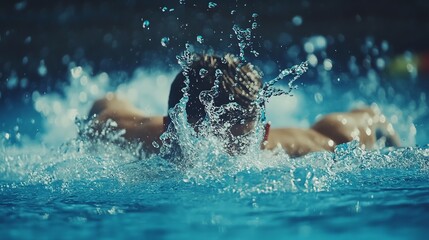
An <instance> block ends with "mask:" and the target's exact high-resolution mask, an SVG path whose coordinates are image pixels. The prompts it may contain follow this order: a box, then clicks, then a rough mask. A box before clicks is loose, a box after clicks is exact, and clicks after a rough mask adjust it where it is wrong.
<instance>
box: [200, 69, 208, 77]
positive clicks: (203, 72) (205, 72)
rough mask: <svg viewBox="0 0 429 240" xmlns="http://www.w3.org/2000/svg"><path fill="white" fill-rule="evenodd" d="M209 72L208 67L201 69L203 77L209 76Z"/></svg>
mask: <svg viewBox="0 0 429 240" xmlns="http://www.w3.org/2000/svg"><path fill="white" fill-rule="evenodd" d="M207 73H209V71H207V70H206V69H204V68H201V69H200V76H201V78H204V77H205V76H207Z"/></svg>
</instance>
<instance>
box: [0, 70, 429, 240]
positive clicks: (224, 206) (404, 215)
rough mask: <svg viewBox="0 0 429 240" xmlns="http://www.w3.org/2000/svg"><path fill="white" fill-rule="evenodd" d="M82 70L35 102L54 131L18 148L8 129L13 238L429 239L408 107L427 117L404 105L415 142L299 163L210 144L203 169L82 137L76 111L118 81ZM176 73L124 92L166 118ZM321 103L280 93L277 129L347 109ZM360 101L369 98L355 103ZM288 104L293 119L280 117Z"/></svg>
mask: <svg viewBox="0 0 429 240" xmlns="http://www.w3.org/2000/svg"><path fill="white" fill-rule="evenodd" d="M71 72H72V75H71V77H70V84H69V85H68V86H67V87H66V88H65V89H64V93H65V94H64V96H60V95H58V94H56V93H51V94H47V95H43V96H42V95H40V96H39V95H37V94H35V96H34V97H33V100H34V107H35V109H36V110H37V111H39V112H40V113H41V114H42V115H43V116H44V118H43V119H44V122H43V124H45V129H46V130H45V132H44V133H43V134H41V136H40V138H39V139H35V140H32V139H27V140H26V139H22V140H21V145H20V146H19V145H18V146H17V145H16V144H11V143H9V140H10V139H11V135H12V133H11V134H9V135H10V136H9V140H8V139H6V137H5V133H3V138H2V148H1V152H0V154H1V155H0V156H1V157H0V177H1V178H0V195H1V196H0V199H1V202H0V203H1V205H2V206H1V208H0V219H1V222H2V224H1V225H0V232H1V233H2V236H3V237H2V238H3V239H29V238H34V237H35V236H37V238H41V239H57V238H66V239H75V238H95V237H97V238H102V239H110V238H115V239H116V238H127V239H129V238H132V237H138V238H149V239H189V238H209V239H219V238H228V239H236V238H249V239H259V238H261V237H268V236H269V237H273V238H292V239H310V238H311V239H313V238H317V239H331V238H334V237H335V238H339V239H349V238H354V239H377V238H381V237H382V238H390V239H424V237H425V234H426V232H427V230H426V229H427V223H428V222H429V214H428V213H429V182H428V181H427V180H428V177H429V149H428V147H427V145H426V146H425V145H423V146H422V147H415V146H411V145H412V144H413V143H414V142H413V141H416V140H415V139H416V133H413V131H409V129H412V127H413V126H414V122H416V121H419V119H420V118H416V119H415V120H414V122H411V123H410V122H408V120H409V119H407V118H403V117H401V116H403V112H406V111H410V112H411V113H414V114H415V116H419V115H418V112H419V111H418V110H416V108H417V109H419V108H418V107H416V108H412V109H411V110H409V109H407V108H404V109H402V110H401V111H399V110H398V108H399V107H400V106H396V105H394V104H390V105H389V104H386V105H380V107H382V109H384V110H385V112H387V113H389V114H391V115H387V116H390V118H392V116H393V117H395V116H396V118H398V122H397V123H396V124H395V125H397V126H398V127H397V128H398V130H399V133H400V135H401V139H402V140H403V142H404V144H405V145H406V146H405V147H401V148H397V149H381V150H374V151H365V150H362V149H360V148H359V147H358V146H359V144H358V143H356V142H351V143H348V144H344V145H340V146H338V147H337V149H336V151H335V153H328V152H326V153H323V152H321V153H313V154H309V155H307V156H304V157H301V158H297V159H291V158H289V156H287V154H285V153H284V152H282V151H278V152H274V153H273V152H265V151H256V152H251V153H249V154H247V155H244V156H237V157H228V156H227V154H226V153H222V152H219V153H213V152H212V151H210V149H209V148H208V149H200V151H199V152H198V153H196V154H195V157H193V158H192V159H189V161H190V162H191V163H192V167H181V166H178V165H175V164H172V163H170V162H168V161H166V160H164V159H162V158H160V157H158V156H146V157H142V159H140V158H141V157H140V155H139V154H140V153H139V152H138V150H137V149H138V146H134V145H129V147H120V146H118V145H115V144H112V143H109V142H104V141H90V140H88V139H84V138H79V137H78V136H77V135H76V133H77V127H76V125H75V120H74V115H73V114H80V115H81V116H84V115H85V114H86V112H87V111H88V108H89V107H90V105H91V102H92V100H93V99H96V98H97V97H99V96H102V95H103V94H104V93H105V92H106V91H107V90H110V89H112V86H111V84H110V83H109V76H108V75H107V74H100V75H97V76H90V75H88V73H87V72H85V70H84V69H81V68H74V69H71ZM173 75H174V73H169V72H152V71H146V70H145V69H139V70H137V71H136V74H135V76H134V77H133V78H132V79H130V81H129V82H128V83H124V84H121V85H120V86H119V87H118V90H117V92H118V94H119V95H120V96H123V97H125V98H127V99H129V100H130V101H131V102H134V103H136V104H137V105H138V104H141V105H138V106H139V107H140V108H142V109H144V110H145V111H146V112H149V113H151V114H163V113H164V112H163V111H165V110H164V109H165V105H166V103H165V101H166V99H167V96H166V95H167V94H168V87H166V86H168V85H169V81H171V79H172V76H173ZM153 79H155V81H154V80H153ZM149 81H152V82H151V83H152V84H150V85H149V84H148V83H149ZM143 86H146V87H143ZM148 86H150V87H148ZM309 88H310V89H311V87H309ZM136 89H139V91H140V92H143V93H142V94H138V92H137V91H136ZM155 89H158V90H159V91H157V92H156V93H154V92H155ZM350 91H353V90H350ZM318 92H319V91H318ZM83 93H85V94H83ZM343 94H344V95H346V96H347V93H343ZM82 95H86V99H83V100H85V101H81V100H82V99H79V97H80V96H82ZM338 96H340V95H337V97H332V98H333V99H335V98H338ZM345 98H347V97H345ZM145 99H146V101H144V100H145ZM147 99H150V100H147ZM284 101H287V103H288V104H287V106H288V108H286V109H285V108H284V107H283V108H282V106H284ZM314 101H315V100H314V95H313V94H307V95H304V94H303V91H299V90H297V91H295V94H294V96H283V97H278V98H273V99H272V101H271V102H270V105H269V106H268V109H267V117H268V118H269V119H270V120H272V121H273V123H274V124H277V125H281V124H282V122H288V124H292V125H293V124H295V125H298V126H307V125H308V124H309V123H308V122H309V120H308V119H307V121H304V122H303V121H302V120H300V117H299V116H300V115H305V114H308V112H311V113H313V114H316V115H317V113H320V112H328V111H332V110H334V109H335V104H334V103H335V101H332V102H330V101H331V100H330V98H329V95H328V94H325V98H324V105H322V104H317V103H314ZM381 102H383V101H381ZM359 104H361V102H360V100H359V98H358V100H355V101H354V102H352V103H350V106H354V105H356V106H359ZM398 104H400V102H398ZM416 105H417V106H419V105H422V106H423V107H424V106H425V105H424V102H418V103H417V104H416ZM304 106H312V107H311V108H308V107H307V108H305V107H304ZM321 106H323V107H322V108H321ZM273 108H274V110H273ZM276 108H277V109H282V110H280V111H284V115H282V116H280V115H279V113H278V112H277V115H276V112H275V109H276ZM304 109H305V111H304ZM307 111H308V112H307ZM402 111H403V112H402ZM273 112H274V113H273ZM423 112H424V111H423ZM64 113H66V114H64ZM392 113H393V114H392ZM68 114H69V115H68ZM424 114H425V113H423V116H425V115H424ZM407 116H410V114H409V115H407ZM420 121H421V120H420ZM407 129H408V131H407ZM419 130H420V129H417V131H419ZM422 131H423V133H424V131H425V129H424V128H423V129H422ZM424 137H425V136H424ZM409 139H411V140H409ZM407 141H408V142H407ZM419 141H422V140H419ZM423 141H424V138H423ZM40 142H42V143H43V144H40ZM203 145H204V144H202V146H203ZM407 145H408V147H407Z"/></svg>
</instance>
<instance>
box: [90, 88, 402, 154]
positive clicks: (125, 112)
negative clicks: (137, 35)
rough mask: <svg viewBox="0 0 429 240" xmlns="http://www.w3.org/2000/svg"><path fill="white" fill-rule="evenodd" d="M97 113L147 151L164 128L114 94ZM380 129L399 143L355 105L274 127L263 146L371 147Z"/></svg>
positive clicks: (298, 149) (291, 150)
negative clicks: (308, 123) (305, 124)
mask: <svg viewBox="0 0 429 240" xmlns="http://www.w3.org/2000/svg"><path fill="white" fill-rule="evenodd" d="M94 114H95V115H97V120H98V121H99V122H100V123H103V122H105V121H107V120H108V119H112V120H113V121H115V122H116V123H117V124H118V127H117V128H118V129H125V130H126V133H125V134H124V137H125V138H126V139H128V140H137V141H140V142H142V144H143V147H144V149H145V150H146V152H149V153H156V152H157V151H158V149H157V148H155V147H154V146H153V145H152V142H154V141H155V142H157V143H158V144H159V145H161V142H160V140H159V137H160V135H161V134H162V133H163V132H164V129H165V127H166V126H165V125H164V122H163V117H162V116H153V117H146V116H145V114H144V113H143V112H141V111H140V110H138V109H136V108H135V107H134V106H132V105H131V104H129V103H128V102H126V101H124V100H121V99H119V98H118V97H116V96H115V95H114V94H108V95H106V97H105V98H103V99H100V100H98V101H96V102H95V103H94V105H93V107H92V108H91V110H90V112H89V115H90V116H92V115H94ZM377 131H379V132H380V133H381V134H382V135H383V136H384V137H386V139H387V141H386V142H388V143H389V144H390V145H392V146H399V145H400V141H399V139H398V137H397V136H396V134H395V132H394V130H393V127H392V125H391V124H389V123H388V122H387V121H386V118H385V117H384V116H383V115H382V114H381V113H380V112H379V111H378V110H377V109H372V108H364V109H357V110H353V111H350V112H345V113H332V114H329V115H326V116H324V117H323V118H321V119H320V120H319V121H317V122H316V123H315V124H314V125H313V126H312V127H311V128H308V129H304V128H302V129H300V128H273V129H271V130H270V132H269V135H268V140H267V141H266V142H265V143H264V144H263V145H262V148H264V149H267V150H272V149H274V148H277V147H282V148H283V149H285V150H286V152H287V153H288V154H289V155H291V156H293V157H298V156H302V155H305V154H307V153H310V152H317V151H333V150H334V149H335V146H336V145H338V144H342V143H346V142H350V141H352V140H358V141H360V143H361V144H362V147H364V148H366V149H371V148H373V147H374V144H375V142H376V137H377V136H376V132H377Z"/></svg>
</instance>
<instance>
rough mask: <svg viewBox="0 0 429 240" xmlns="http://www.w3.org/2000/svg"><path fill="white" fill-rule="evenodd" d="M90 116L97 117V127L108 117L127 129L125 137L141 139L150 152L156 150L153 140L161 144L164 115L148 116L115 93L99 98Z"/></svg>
mask: <svg viewBox="0 0 429 240" xmlns="http://www.w3.org/2000/svg"><path fill="white" fill-rule="evenodd" d="M89 116H91V117H92V116H95V117H96V118H95V120H96V121H97V122H98V124H97V125H98V126H97V127H100V126H102V125H103V124H104V123H105V122H106V121H107V120H108V119H110V120H113V121H114V122H116V124H117V127H116V128H117V129H124V130H125V133H124V135H123V137H125V138H126V139H127V140H130V141H133V140H137V141H141V142H142V143H143V146H144V148H145V150H147V151H149V152H154V151H156V149H155V148H154V147H153V146H152V142H153V141H156V142H157V143H158V144H160V142H159V136H160V135H161V134H162V132H163V130H164V126H163V117H162V116H154V117H146V116H144V114H143V112H141V111H140V110H138V109H136V108H135V107H134V106H132V105H131V104H130V103H129V102H127V101H124V100H122V99H119V98H118V97H116V96H115V95H113V94H108V95H106V97H104V98H102V99H100V100H97V101H96V102H95V103H94V104H93V106H92V108H91V110H90V111H89Z"/></svg>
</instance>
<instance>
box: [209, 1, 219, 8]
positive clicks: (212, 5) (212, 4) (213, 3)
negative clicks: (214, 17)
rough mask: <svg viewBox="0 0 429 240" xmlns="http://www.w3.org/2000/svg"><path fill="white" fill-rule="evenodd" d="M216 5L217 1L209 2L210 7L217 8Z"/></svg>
mask: <svg viewBox="0 0 429 240" xmlns="http://www.w3.org/2000/svg"><path fill="white" fill-rule="evenodd" d="M216 6H217V3H215V2H209V8H215V7H216Z"/></svg>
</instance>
